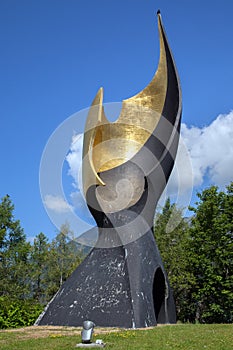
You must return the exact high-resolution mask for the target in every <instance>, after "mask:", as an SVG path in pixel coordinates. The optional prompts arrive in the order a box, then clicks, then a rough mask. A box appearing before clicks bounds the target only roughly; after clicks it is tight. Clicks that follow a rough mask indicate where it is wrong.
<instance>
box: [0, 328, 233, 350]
mask: <svg viewBox="0 0 233 350" xmlns="http://www.w3.org/2000/svg"><path fill="white" fill-rule="evenodd" d="M95 339H102V340H103V341H104V342H105V343H106V347H105V349H113V350H125V349H126V350H130V349H138V350H139V349H140V350H144V349H156V350H166V349H168V350H172V349H180V350H199V349H206V350H233V325H232V324H231V325H226V324H225V325H222V324H216V325H190V324H187V325H181V324H178V325H173V326H172V325H171V326H169V325H168V326H158V327H154V328H150V329H144V330H116V329H111V330H110V329H99V328H96V329H95V334H94V337H93V341H94V340H95ZM79 342H81V336H80V328H75V327H27V328H24V329H14V330H7V331H0V349H1V350H55V349H56V350H62V349H63V350H68V349H75V345H76V344H77V343H79Z"/></svg>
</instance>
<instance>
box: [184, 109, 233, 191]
mask: <svg viewBox="0 0 233 350" xmlns="http://www.w3.org/2000/svg"><path fill="white" fill-rule="evenodd" d="M181 136H182V138H183V141H184V143H185V145H186V147H187V149H188V151H189V155H190V159H191V162H192V168H193V182H194V186H200V185H201V184H202V183H203V182H204V178H205V177H207V178H208V180H209V182H210V183H211V184H215V185H217V186H220V187H222V186H224V185H226V184H228V183H229V182H230V181H232V180H233V173H232V169H233V111H232V112H230V113H229V114H227V115H222V114H220V115H219V116H218V117H217V118H216V119H215V120H214V121H213V122H212V123H211V124H210V125H208V126H205V127H203V128H197V127H190V128H189V127H187V125H185V124H182V128H181ZM184 167H185V164H184Z"/></svg>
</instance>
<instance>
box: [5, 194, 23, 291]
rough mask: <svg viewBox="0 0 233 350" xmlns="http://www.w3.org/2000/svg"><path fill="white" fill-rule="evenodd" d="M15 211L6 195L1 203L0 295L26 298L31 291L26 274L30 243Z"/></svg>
mask: <svg viewBox="0 0 233 350" xmlns="http://www.w3.org/2000/svg"><path fill="white" fill-rule="evenodd" d="M13 211H14V205H13V204H12V201H11V199H10V197H9V196H8V195H6V196H5V197H3V198H2V202H1V203H0V276H1V278H0V296H1V295H3V296H5V295H9V296H12V297H13V296H14V297H15V298H24V297H25V296H26V295H27V294H28V293H29V288H28V284H27V281H26V276H27V272H28V264H27V262H28V256H29V252H30V244H29V243H27V242H26V236H25V234H24V231H23V229H22V228H21V226H20V221H19V220H15V219H14V215H13Z"/></svg>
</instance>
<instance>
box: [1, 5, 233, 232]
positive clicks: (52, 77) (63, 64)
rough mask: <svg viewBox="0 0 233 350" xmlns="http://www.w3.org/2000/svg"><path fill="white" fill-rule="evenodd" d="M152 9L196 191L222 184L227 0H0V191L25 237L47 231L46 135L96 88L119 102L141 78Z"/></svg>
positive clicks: (152, 61) (231, 27)
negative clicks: (177, 86)
mask: <svg viewBox="0 0 233 350" xmlns="http://www.w3.org/2000/svg"><path fill="white" fill-rule="evenodd" d="M158 9H160V10H161V13H162V17H163V22H164V25H165V29H166V32H167V36H168V39H169V43H170V46H171V48H172V51H173V54H174V57H175V61H176V65H177V68H178V71H179V75H180V80H181V86H182V93H183V117H182V122H183V123H184V128H183V130H184V138H185V139H186V141H187V143H186V145H187V147H188V148H189V149H191V151H192V158H193V159H194V160H195V162H196V163H195V162H194V164H195V166H196V169H197V170H200V174H199V177H200V178H199V180H198V174H196V176H197V180H196V182H195V190H197V189H198V188H201V186H203V185H204V184H207V183H216V184H217V185H224V184H227V183H228V182H229V179H230V178H231V174H230V173H231V172H232V170H231V169H232V166H231V165H232V159H233V158H232V157H233V151H232V142H231V139H232V136H233V129H232V122H233V119H232V118H233V115H232V113H231V110H232V109H233V94H232V81H233V68H232V62H233V45H232V38H233V24H232V13H233V2H232V1H231V0H222V1H218V0H216V1H209V0H205V1H200V0H195V1H192V0H191V1H185V0H177V1H173V0H118V1H113V0H99V1H97V0H85V1H84V0H68V1H66V0H40V1H36V0H34V1H32V0H21V1H18V0H2V1H1V2H0V41H1V57H0V61H1V65H0V76H1V78H0V96H1V103H0V113H1V137H0V143H1V145H0V152H1V154H0V157H1V158H0V159H1V181H0V196H1V197H3V196H4V195H5V194H9V195H10V196H11V198H12V200H13V203H14V204H15V217H16V218H17V219H20V221H21V224H22V226H23V227H24V229H25V233H26V234H27V236H28V237H33V236H35V235H36V234H38V233H39V232H41V231H42V232H44V233H45V234H46V235H47V236H50V237H53V236H54V235H55V233H56V228H55V226H54V225H53V224H52V223H51V221H50V219H49V217H48V216H47V214H46V211H45V209H44V206H43V203H42V200H41V197H40V188H39V167H40V160H41V156H42V152H43V149H44V147H45V145H46V143H47V141H48V140H49V138H50V136H51V134H52V133H53V132H54V130H55V129H56V128H57V127H58V126H59V125H60V124H61V123H62V122H63V121H64V120H66V118H68V117H69V116H71V115H73V114H74V113H77V112H78V111H80V110H82V109H84V108H87V107H89V106H90V104H91V102H92V100H93V98H94V96H95V94H96V92H97V90H98V89H99V87H100V86H103V87H104V101H105V102H119V101H122V100H123V99H125V98H128V97H130V96H132V95H134V94H135V93H137V92H138V91H140V90H141V89H143V88H144V87H145V86H146V85H147V84H148V82H149V81H150V79H151V78H152V76H153V74H154V72H155V70H156V67H157V63H158V56H159V41H158V32H157V22H156V12H157V10H158ZM219 115H222V116H221V117H218V116H219ZM83 123H84V121H83V120H82V121H80V125H79V126H77V132H82V130H81V129H82V125H83ZM208 141H209V142H208ZM219 145H220V146H222V149H221V147H220V146H219ZM216 157H217V158H216ZM220 158H221V161H220ZM197 160H198V161H197ZM203 169H204V170H203ZM197 173H198V171H197ZM229 174H230V175H229ZM71 182H72V181H71ZM67 186H68V185H67Z"/></svg>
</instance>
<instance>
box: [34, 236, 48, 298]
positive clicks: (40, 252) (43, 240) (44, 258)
mask: <svg viewBox="0 0 233 350" xmlns="http://www.w3.org/2000/svg"><path fill="white" fill-rule="evenodd" d="M48 254H49V243H48V238H47V237H46V236H45V235H44V234H43V233H42V232H41V233H39V234H38V235H37V236H36V237H35V239H34V244H33V246H32V247H31V258H30V265H31V288H32V296H33V299H36V300H37V301H39V302H40V303H42V304H43V303H45V301H46V288H47V283H46V282H47V273H48V259H49V255H48Z"/></svg>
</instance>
